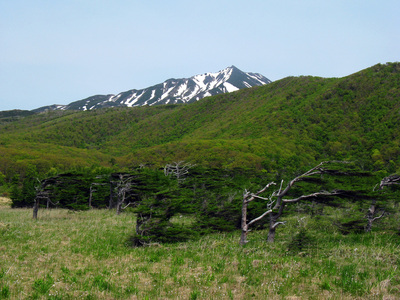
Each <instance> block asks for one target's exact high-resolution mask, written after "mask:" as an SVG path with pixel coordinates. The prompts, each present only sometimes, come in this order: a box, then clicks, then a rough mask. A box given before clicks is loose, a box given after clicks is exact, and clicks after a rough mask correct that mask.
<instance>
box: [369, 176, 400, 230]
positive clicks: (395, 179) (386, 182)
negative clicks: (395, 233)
mask: <svg viewBox="0 0 400 300" xmlns="http://www.w3.org/2000/svg"><path fill="white" fill-rule="evenodd" d="M399 184H400V175H397V174H394V175H390V176H388V177H384V178H383V179H382V180H381V182H380V183H379V191H382V190H383V188H384V187H385V186H391V185H399ZM375 189H376V186H375V187H374V189H373V190H375ZM377 212H378V210H377V208H376V199H374V200H373V201H372V203H371V206H370V207H369V209H368V212H367V215H366V218H367V225H366V226H365V232H371V230H372V224H373V223H374V222H375V221H376V220H379V219H380V218H382V217H383V216H384V215H385V211H383V212H382V214H381V215H380V216H378V217H376V216H375V215H376V214H377Z"/></svg>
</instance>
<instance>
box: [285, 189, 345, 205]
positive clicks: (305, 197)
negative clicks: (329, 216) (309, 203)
mask: <svg viewBox="0 0 400 300" xmlns="http://www.w3.org/2000/svg"><path fill="white" fill-rule="evenodd" d="M342 193H343V191H333V192H317V193H312V194H309V195H302V196H300V197H298V198H295V199H284V200H283V202H285V203H293V202H297V201H300V200H307V199H310V198H317V197H319V196H336V195H341V194H342Z"/></svg>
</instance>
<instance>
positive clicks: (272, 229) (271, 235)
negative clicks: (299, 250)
mask: <svg viewBox="0 0 400 300" xmlns="http://www.w3.org/2000/svg"><path fill="white" fill-rule="evenodd" d="M275 232H276V227H270V228H269V232H268V238H267V242H268V243H273V242H274V241H275Z"/></svg>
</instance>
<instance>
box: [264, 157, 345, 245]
mask: <svg viewBox="0 0 400 300" xmlns="http://www.w3.org/2000/svg"><path fill="white" fill-rule="evenodd" d="M330 163H348V162H345V161H323V162H321V163H320V164H318V165H317V166H315V167H314V168H312V169H310V170H308V171H307V172H305V173H303V174H301V175H299V176H297V177H296V178H294V179H292V180H291V181H290V182H289V183H288V185H287V186H286V187H285V188H283V180H282V181H281V185H280V188H279V190H278V191H277V192H275V193H274V197H276V201H275V202H274V203H275V205H274V207H273V208H272V212H270V213H269V216H270V224H269V232H268V239H267V240H268V242H271V243H272V242H274V241H275V233H276V228H277V227H278V226H279V225H281V224H284V222H280V221H279V219H280V218H281V216H282V214H283V211H284V209H285V205H286V204H287V203H294V202H298V201H301V200H309V199H315V198H318V197H321V196H325V197H326V196H337V195H341V194H343V193H344V191H340V190H334V191H332V192H326V191H322V192H317V193H312V194H309V195H302V196H300V197H297V198H294V199H284V198H285V197H286V196H287V194H288V192H289V191H290V189H291V188H292V187H293V186H294V185H295V184H296V183H298V182H301V181H304V180H306V178H309V177H311V176H314V175H321V174H339V173H340V172H338V171H335V170H328V169H325V168H324V167H323V166H324V165H326V164H330ZM342 174H343V173H342Z"/></svg>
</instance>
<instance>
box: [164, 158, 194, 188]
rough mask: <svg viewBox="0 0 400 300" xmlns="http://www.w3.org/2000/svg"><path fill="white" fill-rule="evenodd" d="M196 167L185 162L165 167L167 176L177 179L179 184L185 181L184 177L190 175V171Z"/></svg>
mask: <svg viewBox="0 0 400 300" xmlns="http://www.w3.org/2000/svg"><path fill="white" fill-rule="evenodd" d="M194 166H195V165H192V164H190V163H185V162H184V161H179V162H174V163H172V164H166V165H165V167H164V175H165V176H170V175H172V176H174V177H176V179H177V181H178V183H181V182H182V181H183V180H184V176H185V175H187V174H188V173H189V169H191V168H193V167H194Z"/></svg>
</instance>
